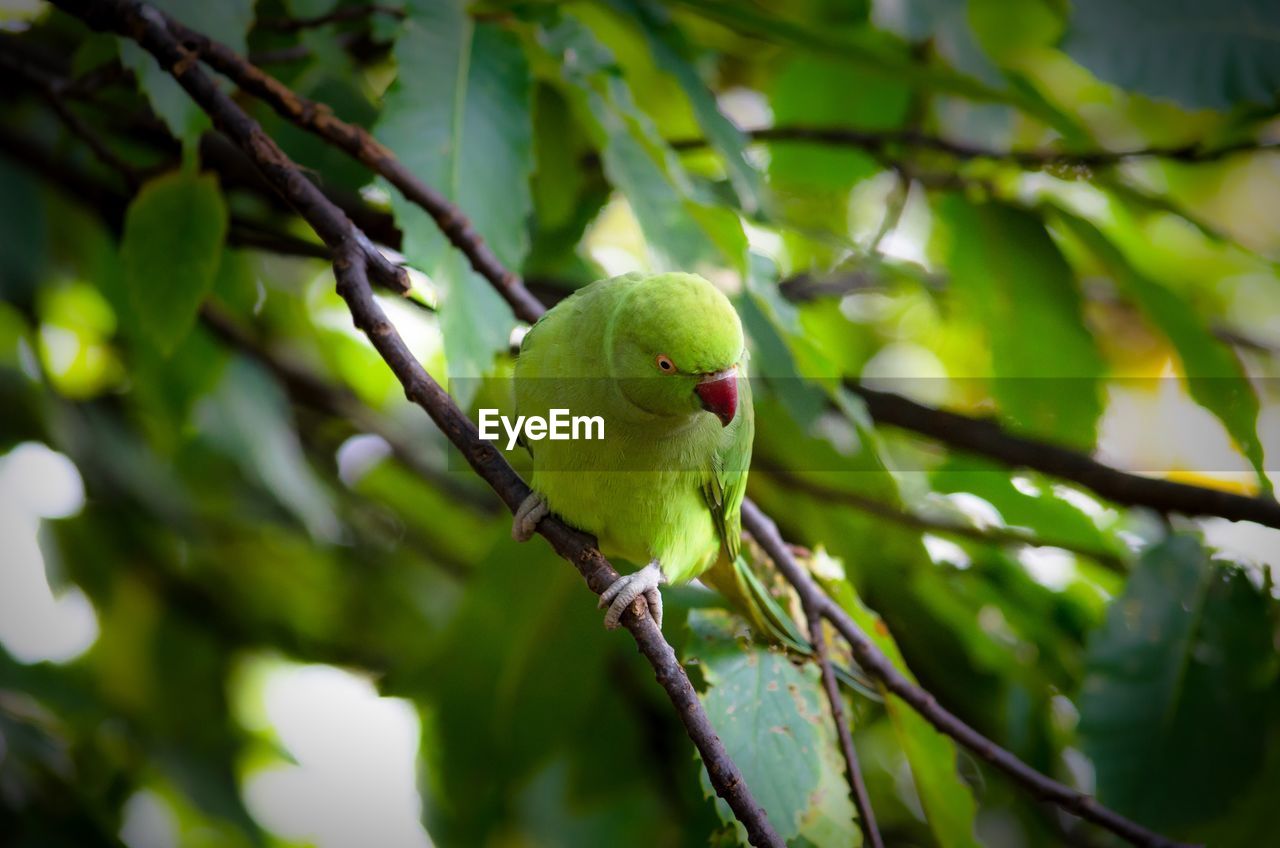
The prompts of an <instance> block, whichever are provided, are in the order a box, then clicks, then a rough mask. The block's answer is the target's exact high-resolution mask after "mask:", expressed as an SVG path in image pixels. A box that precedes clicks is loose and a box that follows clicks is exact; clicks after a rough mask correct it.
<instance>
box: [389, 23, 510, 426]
mask: <svg viewBox="0 0 1280 848" xmlns="http://www.w3.org/2000/svg"><path fill="white" fill-rule="evenodd" d="M465 7H466V3H465V2H462V0H448V2H435V0H417V2H414V3H411V4H409V6H408V9H407V11H408V15H409V16H408V18H407V19H406V20H405V21H404V25H403V27H402V29H401V31H400V37H399V38H398V39H397V40H396V46H395V57H396V62H397V64H398V67H399V71H398V75H397V77H396V81H395V83H394V84H393V85H392V87H391V89H390V91H389V92H388V94H387V97H386V104H385V106H384V108H383V113H382V117H381V119H380V120H379V122H378V127H377V135H378V138H379V139H380V140H381V141H382V142H383V143H384V144H386V145H387V146H388V147H390V148H391V149H392V150H393V151H395V153H396V155H397V156H399V157H400V160H401V161H402V162H403V163H404V164H405V166H406V167H408V168H409V170H411V171H412V172H413V173H414V174H416V175H417V176H418V177H419V178H420V179H422V180H423V181H424V182H426V183H427V184H428V185H430V186H431V187H433V188H435V189H436V190H438V191H440V192H441V193H443V194H444V195H445V197H447V198H448V199H449V200H451V201H453V202H454V203H455V204H457V205H458V206H459V207H460V208H461V209H462V211H463V212H464V213H465V214H466V215H467V216H468V217H469V218H470V219H471V222H472V224H474V225H475V229H476V231H477V232H478V233H479V234H480V236H481V237H482V238H484V240H485V241H486V242H487V243H488V245H489V246H490V247H491V248H492V249H493V252H494V253H495V254H496V255H497V257H498V259H499V260H500V261H501V262H502V263H503V264H504V265H505V266H507V267H508V268H519V267H520V265H521V263H522V262H523V261H524V256H525V254H526V252H527V251H528V247H529V246H528V218H529V215H530V213H531V210H532V200H531V195H530V188H529V178H530V173H531V172H532V170H533V140H532V119H531V114H530V113H531V108H532V105H531V100H532V89H531V86H530V81H529V69H528V66H527V63H526V61H525V58H524V52H523V51H522V50H521V48H520V44H519V41H518V40H517V39H516V37H515V36H514V35H513V34H512V33H511V32H509V31H508V30H506V29H505V28H503V27H502V26H501V25H500V24H497V23H477V22H475V21H474V20H473V19H472V18H471V17H470V16H469V15H468V14H467V12H466V8H465ZM392 208H393V210H394V212H395V216H396V220H397V222H398V223H399V225H400V227H401V229H402V230H403V231H404V234H405V236H404V246H403V252H404V254H405V257H406V258H407V259H408V260H409V262H410V263H412V264H414V265H416V266H417V267H419V268H421V269H422V270H423V271H425V272H426V273H428V274H429V275H430V276H431V277H432V279H433V281H434V282H435V283H436V284H437V285H439V286H440V287H441V300H440V327H441V330H442V332H443V333H444V343H445V357H446V359H447V360H448V363H449V375H450V377H452V378H455V379H456V382H455V383H454V384H453V386H452V387H453V389H454V391H455V392H457V393H461V394H466V395H469V394H470V393H471V392H472V390H473V388H474V386H475V385H476V384H477V380H476V379H475V378H479V377H482V376H484V375H485V374H487V373H488V372H489V370H490V369H491V368H492V365H493V358H494V356H495V355H496V354H497V353H498V352H499V351H502V350H505V349H506V347H507V343H508V338H509V336H510V329H511V324H512V323H513V319H512V316H511V310H510V308H508V306H507V305H506V303H505V301H503V300H502V298H501V297H500V296H499V295H498V293H497V292H496V291H495V290H494V288H493V286H492V284H490V283H489V282H488V281H487V280H485V279H484V278H482V277H480V276H479V275H478V274H476V273H475V271H473V270H472V269H471V267H470V265H469V264H468V263H467V261H466V260H465V259H464V258H463V257H462V256H461V254H459V253H458V252H457V251H456V250H455V249H453V248H452V247H451V246H450V245H449V244H448V242H447V241H446V239H445V237H444V236H443V235H442V234H441V233H440V231H439V228H438V227H437V226H436V224H435V223H434V222H433V221H432V220H431V218H430V217H428V215H427V214H426V213H425V212H424V211H422V210H421V209H419V208H418V207H417V206H414V205H412V204H411V203H409V202H408V201H407V200H405V199H404V198H403V197H402V196H400V195H399V193H398V192H397V193H394V195H393V198H392ZM458 401H459V402H460V403H461V404H462V405H463V406H464V407H465V406H466V405H467V404H468V403H469V402H470V397H462V396H459V397H458Z"/></svg>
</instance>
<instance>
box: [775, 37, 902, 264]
mask: <svg viewBox="0 0 1280 848" xmlns="http://www.w3.org/2000/svg"><path fill="white" fill-rule="evenodd" d="M850 91H857V92H858V96H857V97H856V98H850V97H849V96H848V92H850ZM910 99H911V91H910V89H909V88H908V87H907V85H906V84H905V83H904V82H902V81H901V80H897V79H890V78H886V77H884V76H881V75H877V74H873V73H870V72H868V71H867V70H865V69H863V68H860V67H857V66H855V65H850V64H848V63H846V62H842V61H840V60H839V59H836V58H832V57H829V56H820V55H819V56H815V55H811V54H805V53H799V54H797V55H795V56H794V57H793V58H791V59H790V60H789V61H788V62H787V63H786V64H785V65H783V67H782V68H781V70H780V72H779V73H778V75H777V77H776V78H775V79H774V80H773V84H772V87H771V90H770V92H769V105H770V107H771V108H772V109H773V115H774V120H775V121H776V122H777V123H778V125H779V126H787V125H792V126H815V127H822V126H831V127H853V128H857V129H863V130H887V129H895V128H897V127H900V126H901V125H902V123H903V121H904V120H905V119H906V116H907V107H908V104H909V103H910ZM879 170H880V164H879V163H878V162H877V161H876V159H875V158H874V157H873V156H871V155H870V154H869V153H867V152H865V151H862V150H854V149H849V148H845V149H841V148H838V147H833V146H829V145H822V144H813V143H803V142H793V141H788V142H780V143H774V144H773V145H772V146H771V147H770V148H769V185H770V188H771V190H772V193H773V197H774V199H775V201H776V203H775V205H776V207H777V217H778V219H779V221H780V222H781V223H782V224H784V225H785V226H786V227H787V231H786V232H784V235H783V238H784V243H785V244H786V246H787V256H788V259H789V263H788V270H789V271H801V270H805V271H807V270H810V269H812V268H815V267H818V268H824V267H830V266H833V265H834V264H835V263H836V262H837V261H838V260H840V259H841V258H843V257H844V256H846V255H847V254H848V250H849V237H848V234H849V226H850V221H849V192H850V190H851V189H852V188H853V186H854V185H856V184H857V183H858V182H860V181H862V180H864V179H866V178H867V177H870V176H872V175H873V174H875V173H877V172H878V171H879Z"/></svg>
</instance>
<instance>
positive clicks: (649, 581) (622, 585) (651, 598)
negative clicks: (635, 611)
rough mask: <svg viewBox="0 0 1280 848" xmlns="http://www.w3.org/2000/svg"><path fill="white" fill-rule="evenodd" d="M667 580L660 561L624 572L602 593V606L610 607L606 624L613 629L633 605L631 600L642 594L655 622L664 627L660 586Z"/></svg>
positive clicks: (605, 617) (606, 616) (660, 627)
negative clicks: (630, 571)
mask: <svg viewBox="0 0 1280 848" xmlns="http://www.w3.org/2000/svg"><path fill="white" fill-rule="evenodd" d="M666 582H667V576H666V575H665V574H663V573H662V568H661V567H660V566H659V565H658V561H657V560H654V561H653V562H651V563H649V564H648V565H646V566H645V567H644V568H642V569H640V570H639V571H637V572H635V573H634V574H624V575H622V576H621V577H619V578H618V579H617V580H615V581H613V584H612V585H610V586H609V588H608V589H605V590H604V592H602V593H601V594H600V606H601V607H605V606H608V607H609V611H608V612H607V613H605V616H604V626H605V629H607V630H613V629H614V628H616V627H617V626H618V624H619V622H621V621H622V614H623V613H624V612H626V611H627V607H629V606H631V602H632V601H634V600H635V599H636V598H639V597H641V596H643V597H644V599H645V602H646V603H647V604H648V605H649V615H650V617H652V618H653V623H654V624H656V625H658V629H662V593H661V592H659V591H658V587H659V586H661V585H662V584H663V583H666Z"/></svg>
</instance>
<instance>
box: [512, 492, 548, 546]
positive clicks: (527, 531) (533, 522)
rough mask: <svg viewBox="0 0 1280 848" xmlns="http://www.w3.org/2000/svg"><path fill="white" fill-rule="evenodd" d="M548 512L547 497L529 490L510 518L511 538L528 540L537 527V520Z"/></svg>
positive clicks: (544, 516)
mask: <svg viewBox="0 0 1280 848" xmlns="http://www.w3.org/2000/svg"><path fill="white" fill-rule="evenodd" d="M550 514H551V509H550V508H549V507H548V506H547V499H546V498H544V497H543V496H542V495H540V494H538V493H537V492H530V493H529V496H528V497H527V498H525V499H524V500H523V501H522V502H521V503H520V506H519V507H518V508H517V509H516V514H515V515H514V516H513V517H512V519H511V538H513V539H515V540H516V541H517V542H527V541H529V540H530V539H532V538H533V534H534V531H536V530H537V529H538V522H539V521H541V520H542V519H544V518H546V517H547V516H548V515H550Z"/></svg>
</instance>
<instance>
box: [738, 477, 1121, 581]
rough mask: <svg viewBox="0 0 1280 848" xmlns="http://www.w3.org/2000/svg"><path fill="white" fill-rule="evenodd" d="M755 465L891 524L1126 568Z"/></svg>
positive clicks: (1079, 548)
mask: <svg viewBox="0 0 1280 848" xmlns="http://www.w3.org/2000/svg"><path fill="white" fill-rule="evenodd" d="M755 467H757V468H759V469H760V470H762V471H764V472H765V473H766V474H768V475H769V476H770V477H772V478H773V479H774V480H776V481H777V482H778V483H779V484H780V485H781V486H782V487H783V488H786V489H790V490H791V491H793V492H803V493H804V494H807V495H811V496H812V497H813V498H814V499H815V500H818V501H819V502H822V503H840V504H846V505H848V506H851V507H853V508H854V509H856V510H859V511H861V512H865V513H867V514H868V515H874V516H876V517H877V518H883V519H885V520H886V521H892V522H893V523H895V524H901V525H903V526H904V527H911V528H914V529H916V530H921V531H923V532H925V533H939V534H942V535H944V536H955V537H957V538H961V539H969V540H971V541H974V542H981V543H982V544H986V545H1027V546H1030V547H1033V548H1061V549H1062V550H1064V551H1070V552H1071V553H1073V554H1077V555H1078V556H1082V557H1088V558H1089V559H1092V560H1094V561H1096V562H1097V563H1098V564H1099V565H1103V566H1105V567H1106V568H1108V569H1110V570H1112V571H1115V572H1118V573H1120V574H1124V573H1126V572H1127V569H1126V568H1125V564H1124V561H1123V560H1122V559H1121V558H1120V557H1119V556H1117V555H1116V554H1114V553H1112V552H1110V551H1104V550H1099V549H1097V548H1090V547H1087V546H1085V545H1077V544H1075V543H1074V542H1068V541H1066V540H1064V539H1045V538H1043V537H1041V536H1037V535H1034V534H1031V533H1026V532H1022V531H1019V530H1015V529H1013V528H1010V527H988V528H984V527H973V526H971V525H968V524H961V523H959V522H956V521H947V520H944V519H940V518H929V517H928V516H924V515H920V514H919V513H916V512H911V511H910V510H906V509H902V508H899V507H896V506H894V505H893V504H889V503H885V502H884V501H882V500H879V499H877V498H871V497H867V496H866V495H860V494H858V493H857V492H849V491H845V490H843V489H837V488H835V487H832V486H824V485H822V484H820V483H815V482H814V481H812V480H808V479H805V478H803V477H801V476H799V475H797V474H793V473H791V472H790V471H787V470H786V469H784V468H781V467H779V466H776V465H771V464H769V463H767V462H757V463H755Z"/></svg>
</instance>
